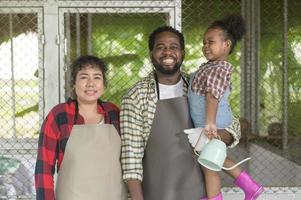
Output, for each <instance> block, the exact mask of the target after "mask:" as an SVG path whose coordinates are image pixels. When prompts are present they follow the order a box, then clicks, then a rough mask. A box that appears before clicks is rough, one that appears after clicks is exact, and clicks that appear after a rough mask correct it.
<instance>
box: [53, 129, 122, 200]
mask: <svg viewBox="0 0 301 200" xmlns="http://www.w3.org/2000/svg"><path fill="white" fill-rule="evenodd" d="M120 148H121V141H120V137H119V135H118V133H117V131H116V129H115V127H114V126H113V125H111V124H98V125H74V126H73V128H72V132H71V134H70V137H69V139H68V142H67V144H66V149H65V153H64V159H63V161H62V164H61V167H60V170H59V172H58V178H57V183H56V199H57V200H124V199H127V194H126V191H125V186H124V183H123V182H122V176H121V166H120Z"/></svg>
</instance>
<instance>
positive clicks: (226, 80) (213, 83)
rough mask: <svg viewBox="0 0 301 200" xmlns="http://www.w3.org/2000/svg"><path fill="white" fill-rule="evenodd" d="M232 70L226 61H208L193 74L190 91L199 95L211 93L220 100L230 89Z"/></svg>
mask: <svg viewBox="0 0 301 200" xmlns="http://www.w3.org/2000/svg"><path fill="white" fill-rule="evenodd" d="M232 68H233V67H232V65H231V64H230V63H228V62H226V61H210V62H207V63H204V64H202V65H201V66H200V68H199V69H198V70H197V71H196V73H195V76H194V79H193V81H192V86H191V90H192V91H193V92H195V93H197V94H199V95H204V94H206V93H207V92H208V93H211V94H212V95H213V96H214V97H215V98H216V99H218V100H220V98H221V97H222V96H223V94H224V93H225V91H226V89H227V88H228V87H230V80H231V73H232Z"/></svg>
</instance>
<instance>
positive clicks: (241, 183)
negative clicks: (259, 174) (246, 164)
mask: <svg viewBox="0 0 301 200" xmlns="http://www.w3.org/2000/svg"><path fill="white" fill-rule="evenodd" d="M234 183H235V185H237V186H238V187H240V188H241V189H242V190H243V191H244V193H245V200H256V199H257V197H258V196H259V195H260V194H261V193H262V192H263V187H262V185H260V184H258V183H257V182H256V181H255V180H254V179H252V178H251V177H250V176H249V174H248V173H247V172H246V171H243V172H241V173H240V174H239V176H238V177H237V178H236V180H235V182H234Z"/></svg>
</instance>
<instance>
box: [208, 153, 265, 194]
mask: <svg viewBox="0 0 301 200" xmlns="http://www.w3.org/2000/svg"><path fill="white" fill-rule="evenodd" d="M235 164H236V163H235V162H234V161H233V160H231V159H230V158H229V157H227V158H226V160H225V163H224V166H225V167H228V168H229V167H232V166H233V165H235ZM225 171H226V172H227V173H228V174H230V175H231V176H232V177H233V178H234V179H235V182H234V183H235V185H237V186H238V187H240V188H241V189H242V190H243V191H244V193H245V200H255V199H257V197H258V196H259V195H260V194H261V193H262V192H263V190H264V189H263V187H262V185H260V184H258V183H257V182H256V181H255V180H254V179H253V178H252V177H250V175H249V174H248V173H247V172H246V171H241V169H240V168H239V167H235V168H234V169H232V170H228V171H227V170H225ZM206 184H207V182H206ZM206 187H207V186H206Z"/></svg>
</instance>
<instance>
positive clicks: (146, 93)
mask: <svg viewBox="0 0 301 200" xmlns="http://www.w3.org/2000/svg"><path fill="white" fill-rule="evenodd" d="M184 78H185V79H186V80H188V77H187V76H186V75H184ZM155 88H156V82H155V79H154V74H153V73H151V74H150V75H149V76H147V77H146V78H144V79H142V80H141V81H139V82H138V83H136V84H135V85H134V86H133V87H132V89H130V90H129V92H128V93H127V94H126V95H125V96H124V97H123V100H122V103H121V112H120V127H121V141H122V148H121V164H122V171H123V179H124V180H125V181H127V180H140V181H142V178H143V163H142V159H143V156H144V149H145V146H146V143H147V140H148V137H149V135H150V132H151V126H152V123H153V119H154V116H155V111H156V103H157V93H156V89H155ZM187 91H188V88H187V86H186V84H184V87H183V94H184V95H186V94H187ZM226 130H227V131H228V132H229V133H230V134H231V135H232V136H233V138H234V142H233V143H232V144H231V146H235V145H236V144H237V143H238V141H239V138H240V125H239V122H238V120H237V119H236V118H234V119H233V122H232V124H231V126H230V127H229V128H227V129H226Z"/></svg>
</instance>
